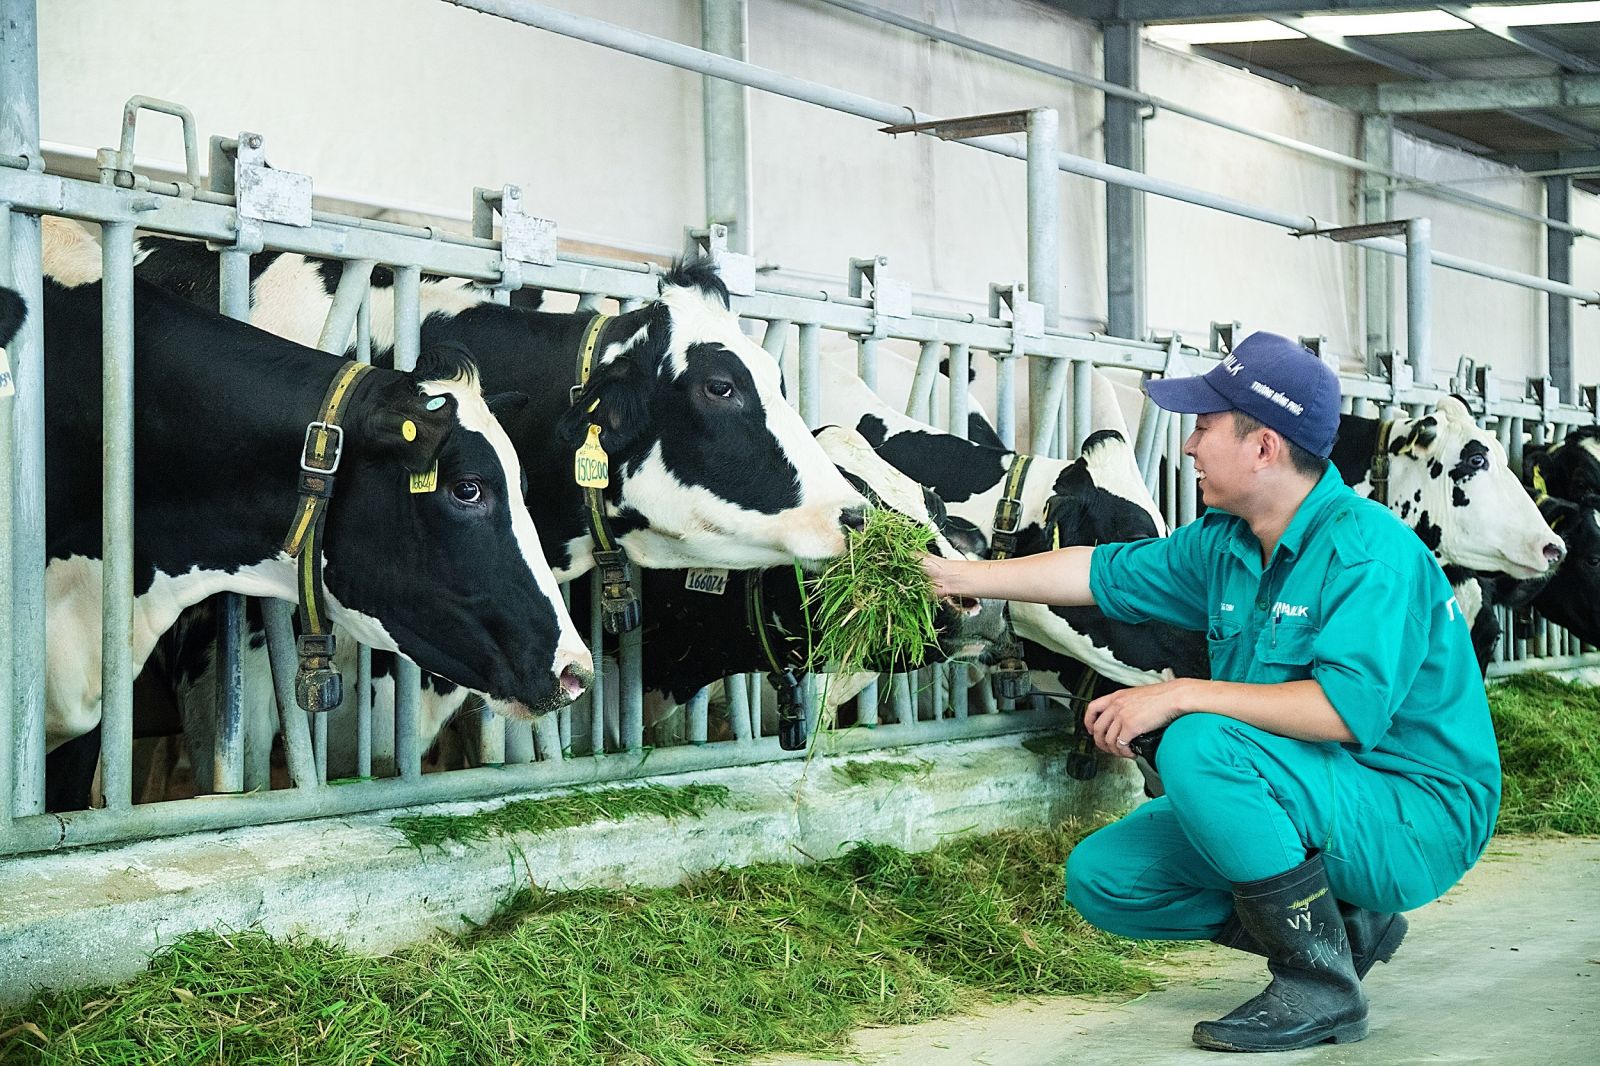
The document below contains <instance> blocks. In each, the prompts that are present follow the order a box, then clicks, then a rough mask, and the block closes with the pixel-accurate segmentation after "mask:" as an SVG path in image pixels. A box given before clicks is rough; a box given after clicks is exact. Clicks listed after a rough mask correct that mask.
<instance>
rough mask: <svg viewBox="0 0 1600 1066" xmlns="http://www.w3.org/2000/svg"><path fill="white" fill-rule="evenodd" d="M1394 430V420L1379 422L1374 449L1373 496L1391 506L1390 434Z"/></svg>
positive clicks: (1371, 478) (1371, 479)
mask: <svg viewBox="0 0 1600 1066" xmlns="http://www.w3.org/2000/svg"><path fill="white" fill-rule="evenodd" d="M1393 432H1394V420H1393V419H1385V420H1384V421H1382V422H1379V423H1378V443H1377V444H1376V445H1374V446H1373V449H1372V476H1371V477H1370V478H1369V479H1368V480H1370V481H1371V482H1372V498H1373V499H1374V500H1377V501H1378V502H1379V503H1381V504H1383V505H1384V506H1385V507H1387V506H1389V436H1390V434H1392V433H1393Z"/></svg>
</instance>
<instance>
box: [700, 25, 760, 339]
mask: <svg viewBox="0 0 1600 1066" xmlns="http://www.w3.org/2000/svg"><path fill="white" fill-rule="evenodd" d="M748 41H749V20H748V17H747V13H746V10H745V0H702V3H701V5H700V44H701V47H702V48H704V49H705V50H706V51H708V52H715V53H716V54H718V55H725V56H729V57H731V58H733V59H738V60H741V61H742V60H744V59H746V58H747V57H748V54H749V47H748ZM700 91H701V101H702V115H703V118H702V121H703V122H704V145H705V183H706V187H705V188H706V192H705V195H706V220H707V221H708V222H720V223H722V224H723V225H725V226H727V227H728V248H729V250H731V251H735V252H749V251H750V250H751V249H752V248H753V247H754V244H753V241H754V235H753V232H752V229H751V216H750V200H751V186H752V182H751V163H750V139H749V134H748V130H749V125H750V90H749V89H748V88H746V87H745V86H743V85H739V84H737V83H735V82H731V81H725V80H723V79H721V78H711V77H702V78H701V90H700ZM768 350H769V351H770V350H771V349H768Z"/></svg>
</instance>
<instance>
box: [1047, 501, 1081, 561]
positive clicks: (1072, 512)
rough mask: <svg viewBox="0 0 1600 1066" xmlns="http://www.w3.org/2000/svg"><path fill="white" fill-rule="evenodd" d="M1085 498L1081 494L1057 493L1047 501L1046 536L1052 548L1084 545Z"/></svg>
mask: <svg viewBox="0 0 1600 1066" xmlns="http://www.w3.org/2000/svg"><path fill="white" fill-rule="evenodd" d="M1082 519H1083V498H1082V496H1081V495H1080V494H1072V495H1066V494H1061V493H1057V494H1056V495H1054V496H1052V497H1050V499H1048V500H1047V501H1045V505H1044V535H1045V540H1046V541H1047V542H1048V543H1049V546H1050V547H1051V548H1068V547H1072V546H1074V545H1080V544H1082V543H1083V530H1082V529H1081V528H1080V527H1081V526H1082V525H1083V521H1082Z"/></svg>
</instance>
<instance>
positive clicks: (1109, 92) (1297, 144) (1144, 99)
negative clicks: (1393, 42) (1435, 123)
mask: <svg viewBox="0 0 1600 1066" xmlns="http://www.w3.org/2000/svg"><path fill="white" fill-rule="evenodd" d="M821 2H822V3H825V4H831V5H833V6H834V7H840V8H844V9H845V10H847V11H853V12H855V13H856V14H858V15H863V16H865V17H867V18H870V19H876V20H877V21H879V22H885V23H888V24H889V25H892V26H898V27H900V28H901V29H903V30H909V31H911V32H912V33H917V34H921V35H922V36H924V37H929V38H932V39H933V40H936V41H943V42H945V43H946V44H953V45H955V46H957V47H959V48H965V49H967V50H968V51H971V52H976V53H978V54H979V55H986V56H989V57H991V58H994V59H1000V60H1004V61H1005V62H1008V63H1014V64H1016V65H1017V66H1020V67H1027V68H1028V69H1029V70H1035V71H1038V72H1039V73H1041V74H1048V75H1050V76H1052V77H1056V78H1060V79H1061V80H1063V81H1068V82H1072V83H1073V84H1075V85H1081V86H1083V87H1084V88H1086V89H1095V90H1097V91H1099V92H1101V93H1104V94H1105V95H1106V96H1107V97H1108V98H1109V99H1107V101H1106V103H1107V104H1108V105H1109V104H1110V102H1111V99H1118V100H1125V101H1127V102H1129V103H1131V104H1135V105H1138V106H1141V107H1148V108H1152V109H1153V111H1166V112H1170V113H1171V114H1174V115H1181V116H1183V117H1184V118H1188V119H1193V120H1195V121H1196V122H1203V123H1205V124H1206V125H1208V126H1215V127H1217V128H1218V129H1224V130H1227V131H1229V132H1230V133H1237V134H1240V135H1241V136H1244V137H1250V138H1253V139H1255V140H1258V141H1263V142H1265V143H1267V144H1273V145H1277V146H1278V147H1279V148H1287V149H1288V150H1289V151H1291V152H1298V153H1299V154H1301V155H1305V156H1309V157H1311V158H1313V159H1321V160H1324V161H1326V162H1329V163H1337V164H1339V165H1340V166H1343V167H1349V168H1350V169H1352V170H1356V171H1360V172H1361V173H1363V174H1370V175H1374V176H1378V177H1383V178H1389V179H1392V180H1394V181H1403V182H1414V181H1418V180H1419V179H1418V178H1417V177H1416V176H1415V175H1413V174H1404V173H1401V172H1400V171H1397V170H1393V169H1391V168H1390V167H1389V166H1388V161H1387V160H1385V161H1384V162H1383V163H1382V164H1378V163H1374V162H1373V161H1371V160H1366V159H1359V158H1357V157H1355V156H1349V155H1345V154H1344V153H1343V152H1336V151H1333V150H1332V149H1328V148H1323V147H1322V146H1321V145H1316V144H1310V143H1308V142H1306V141H1298V140H1295V139H1294V138H1293V137H1285V136H1283V135H1282V134H1277V133H1272V132H1270V131H1268V130H1259V129H1255V128H1253V127H1250V126H1245V125H1241V124H1239V123H1237V122H1232V121H1230V120H1228V119H1225V118H1221V117H1219V116H1217V115H1212V114H1208V113H1206V112H1204V111H1200V110H1197V109H1195V108H1191V107H1188V106H1185V105H1184V104H1181V103H1178V102H1177V101H1175V100H1168V99H1165V98H1164V97H1160V96H1152V95H1151V94H1149V93H1145V92H1140V91H1138V90H1137V89H1136V88H1133V87H1132V85H1131V84H1130V85H1129V86H1127V87H1124V86H1122V85H1119V84H1116V83H1114V82H1111V81H1102V80H1101V79H1099V78H1095V77H1091V76H1090V75H1088V74H1081V73H1079V72H1078V71H1075V70H1071V69H1069V68H1067V67H1062V66H1058V65H1056V64H1054V63H1047V62H1045V61H1044V60H1041V59H1035V58H1033V57H1032V56H1027V55H1023V54H1022V53H1020V52H1013V51H1010V50H1009V49H1005V48H1000V47H998V46H996V45H992V44H989V43H987V42H984V41H980V40H978V39H976V38H974V37H967V36H965V35H963V34H959V33H954V32H952V31H950V30H946V29H942V28H940V27H938V26H934V25H931V24H929V23H926V22H919V21H917V20H916V19H911V18H907V17H906V16H904V15H901V14H899V13H897V12H894V11H890V10H888V9H887V8H882V7H878V6H877V5H875V4H863V3H859V2H857V0H821ZM1419 6H1420V5H1419ZM1133 25H1135V26H1137V23H1135V24H1133ZM1108 29H1109V26H1108ZM1428 188H1429V191H1431V192H1434V193H1436V194H1437V195H1438V196H1440V197H1441V198H1443V199H1447V200H1454V201H1456V202H1457V203H1463V204H1470V205H1472V206H1474V207H1481V208H1484V209H1486V210H1489V211H1493V212H1495V213H1497V214H1502V215H1509V216H1511V217H1513V218H1521V219H1525V220H1526V221H1529V222H1538V223H1540V224H1541V225H1544V226H1548V227H1550V228H1551V229H1555V230H1562V231H1565V232H1568V233H1572V234H1574V235H1576V236H1580V237H1595V236H1600V234H1595V233H1593V232H1591V231H1589V230H1585V229H1582V228H1581V227H1578V226H1574V225H1573V224H1572V223H1571V222H1570V221H1569V220H1567V219H1562V218H1559V217H1553V216H1549V215H1541V214H1539V213H1538V212H1536V211H1525V210H1522V209H1520V208H1516V207H1512V206H1510V205H1509V204H1502V203H1498V202H1496V201H1494V200H1490V199H1488V198H1486V197H1482V196H1474V195H1472V194H1471V193H1466V192H1461V191H1460V190H1457V189H1452V188H1450V187H1449V186H1438V187H1435V186H1432V185H1429V186H1428Z"/></svg>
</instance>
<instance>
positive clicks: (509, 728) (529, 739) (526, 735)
mask: <svg viewBox="0 0 1600 1066" xmlns="http://www.w3.org/2000/svg"><path fill="white" fill-rule="evenodd" d="M545 717H547V718H549V717H552V716H551V715H546V716H545ZM534 751H535V749H534V744H533V722H531V721H528V720H523V719H518V720H517V721H512V722H507V723H506V762H507V763H509V764H511V765H513V766H520V765H521V764H523V763H529V762H533V760H534Z"/></svg>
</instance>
